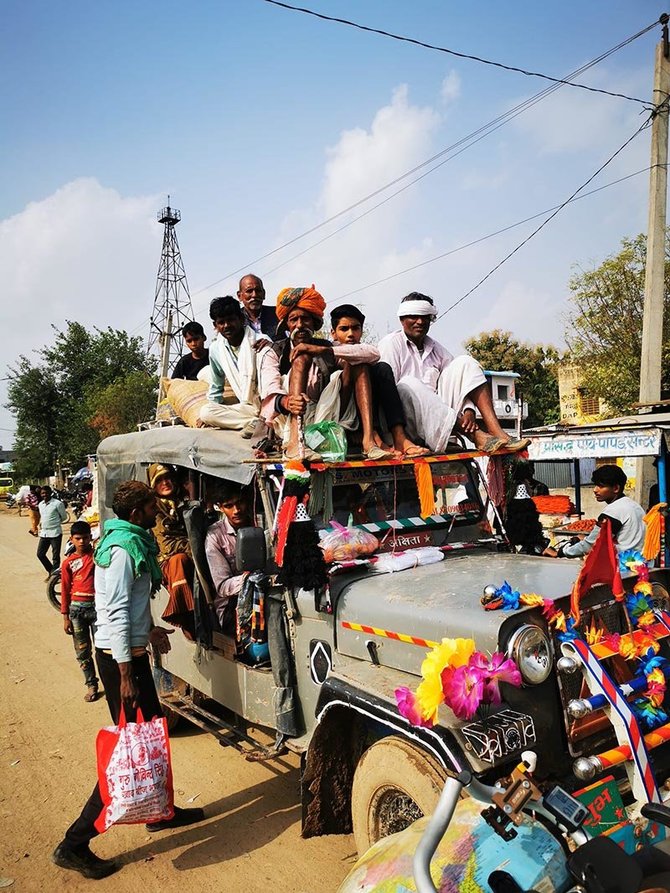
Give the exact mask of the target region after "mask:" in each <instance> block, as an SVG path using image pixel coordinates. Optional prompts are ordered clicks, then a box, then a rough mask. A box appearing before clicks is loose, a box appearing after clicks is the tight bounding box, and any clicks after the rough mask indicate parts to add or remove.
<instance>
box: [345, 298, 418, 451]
mask: <svg viewBox="0 0 670 893" xmlns="http://www.w3.org/2000/svg"><path fill="white" fill-rule="evenodd" d="M364 323H365V316H364V315H363V313H362V312H361V311H360V310H359V309H358V307H355V306H354V305H353V304H341V305H340V306H339V307H336V308H335V309H334V310H333V311H331V314H330V328H331V331H330V337H331V339H332V341H333V343H334V344H360V343H361V339H362V337H363V325H364ZM369 373H370V384H371V386H372V406H373V423H374V429H373V436H374V439H375V443H376V444H377V446H378V447H381V449H383V450H388V449H389V447H388V446H387V445H386V444H385V443H384V441H383V440H382V437H381V435H380V433H379V432H380V431H381V429H382V427H384V428H385V430H388V432H389V433H390V435H391V438H392V439H393V447H392V449H393V452H394V453H395V456H396V458H398V459H416V458H417V457H419V456H425V455H427V454H428V453H429V452H430V450H428V449H426V448H425V447H420V446H418V445H417V444H415V443H413V441H412V440H410V438H409V437H408V436H407V432H406V430H405V413H404V411H403V408H402V401H401V400H400V394H399V393H398V388H397V387H396V383H395V379H394V377H393V370H392V369H391V367H390V366H389V364H388V363H382V362H379V363H374V364H372V365H370V366H369ZM380 410H381V413H380Z"/></svg>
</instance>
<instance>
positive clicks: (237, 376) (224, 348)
mask: <svg viewBox="0 0 670 893" xmlns="http://www.w3.org/2000/svg"><path fill="white" fill-rule="evenodd" d="M209 315H210V317H211V319H212V322H213V323H214V328H215V329H216V331H217V336H216V338H215V339H214V340H213V341H212V343H211V345H210V348H209V372H210V386H209V391H208V392H207V403H205V405H204V406H203V407H202V409H201V410H200V423H201V424H202V425H207V426H210V427H213V428H227V429H229V430H235V431H239V430H242V431H243V434H244V435H246V436H251V434H252V433H253V431H254V429H255V426H256V421H257V420H258V418H259V415H260V407H261V403H260V396H259V390H258V364H259V356H258V353H257V351H256V349H255V347H254V344H255V343H256V338H257V335H256V332H255V331H254V330H253V329H252V328H250V327H249V326H246V325H245V321H244V315H243V312H242V309H241V307H240V305H239V303H238V302H237V301H236V300H235V298H233V297H225V298H214V300H213V301H212V303H211V304H210V308H209ZM226 382H227V383H228V384H229V385H230V387H231V389H232V391H233V393H234V394H235V397H236V398H237V403H224V402H223V388H224V386H225V384H226Z"/></svg>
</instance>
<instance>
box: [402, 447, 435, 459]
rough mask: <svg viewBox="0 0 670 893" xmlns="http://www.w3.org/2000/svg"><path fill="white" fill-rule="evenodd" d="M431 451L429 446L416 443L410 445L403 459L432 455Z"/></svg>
mask: <svg viewBox="0 0 670 893" xmlns="http://www.w3.org/2000/svg"><path fill="white" fill-rule="evenodd" d="M430 452H431V451H430V450H429V449H428V447H422V446H418V445H417V444H415V445H414V446H411V447H408V448H407V449H406V450H405V452H404V453H403V454H402V455H403V459H421V458H422V457H423V456H430Z"/></svg>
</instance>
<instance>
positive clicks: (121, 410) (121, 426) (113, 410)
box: [89, 371, 158, 440]
mask: <svg viewBox="0 0 670 893" xmlns="http://www.w3.org/2000/svg"><path fill="white" fill-rule="evenodd" d="M157 397H158V387H157V379H156V377H155V376H153V375H149V373H148V372H143V371H136V372H129V373H128V374H127V375H125V376H124V377H123V378H117V379H116V381H113V382H112V383H111V384H108V385H107V387H104V388H102V389H101V390H100V391H96V392H95V393H94V394H93V396H92V397H91V399H90V400H89V412H90V416H89V419H90V425H91V427H92V428H93V429H94V430H95V432H96V434H97V435H98V438H99V439H100V440H102V438H103V437H109V436H110V435H111V434H126V433H127V432H128V431H134V430H135V429H136V428H137V425H138V424H139V423H140V422H145V421H146V420H147V419H149V418H151V417H152V416H153V414H154V411H155V409H156V399H157Z"/></svg>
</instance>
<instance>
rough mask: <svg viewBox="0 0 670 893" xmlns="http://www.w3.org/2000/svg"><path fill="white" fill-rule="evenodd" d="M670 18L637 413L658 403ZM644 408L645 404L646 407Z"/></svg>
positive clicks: (642, 486)
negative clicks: (639, 409)
mask: <svg viewBox="0 0 670 893" xmlns="http://www.w3.org/2000/svg"><path fill="white" fill-rule="evenodd" d="M669 20H670V19H669V17H668V15H667V14H666V13H664V14H663V15H662V16H661V18H660V20H659V21H660V23H661V25H662V26H663V32H662V35H661V40H660V42H659V43H658V45H657V47H656V64H655V66H654V95H653V104H654V106H655V107H656V109H657V111H656V114H655V115H654V120H653V122H652V125H651V171H650V175H649V222H648V227H647V264H646V269H645V277H644V316H643V320H642V353H641V357H640V404H641V407H640V408H641V412H652V409H653V407H652V405H651V404H654V403H657V402H658V401H659V400H660V399H661V357H662V353H663V306H664V301H665V241H666V235H665V231H666V210H667V192H668V169H667V164H668V100H669V98H670V42H669V39H668V21H669ZM645 404H646V405H645ZM651 472H652V468H651V462H650V460H647V461H644V460H642V459H638V461H637V468H636V482H635V496H636V498H637V499H638V501H639V502H641V503H642V504H643V505H644V504H646V499H647V494H648V492H649V485H650V483H651Z"/></svg>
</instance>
